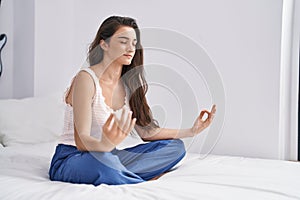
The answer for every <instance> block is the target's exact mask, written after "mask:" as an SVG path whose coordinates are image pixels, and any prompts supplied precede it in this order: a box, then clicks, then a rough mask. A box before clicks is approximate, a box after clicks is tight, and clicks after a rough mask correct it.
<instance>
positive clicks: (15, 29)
mask: <svg viewBox="0 0 300 200" xmlns="http://www.w3.org/2000/svg"><path fill="white" fill-rule="evenodd" d="M296 2H298V1H297V0H296ZM298 5H299V2H298ZM298 7H299V6H298ZM282 9H283V2H282V0H243V1H240V0H225V1H224V0H210V1H204V0H200V1H199V0H198V1H196V0H194V1H183V2H176V1H171V0H165V1H158V0H154V1H148V2H146V1H138V0H130V1H116V0H113V1H99V0H86V1H80V0H64V1H61V0H51V1H50V0H25V1H24V0H11V1H3V2H2V6H1V9H0V12H1V13H0V25H1V27H0V33H6V34H7V35H8V42H7V45H6V46H5V49H4V50H3V54H2V60H3V64H4V72H3V76H2V77H1V78H0V98H22V97H28V96H42V95H47V94H49V93H53V92H57V91H59V92H63V91H64V89H65V88H66V87H67V86H68V84H69V82H70V80H71V78H72V76H73V75H74V74H75V73H76V71H77V70H78V69H79V67H80V66H82V65H83V64H84V62H85V56H86V52H87V48H88V45H89V43H91V42H92V40H93V39H94V37H95V34H96V31H97V29H98V27H99V25H100V24H101V22H102V21H103V20H104V19H105V18H106V17H108V16H110V15H114V14H115V15H122V16H130V17H133V18H135V19H137V22H138V25H139V27H140V28H141V29H142V32H143V28H147V27H155V28H161V29H167V30H172V31H175V32H177V33H179V34H182V35H184V36H186V37H187V38H190V39H191V40H193V41H194V42H195V43H197V44H198V45H199V46H200V47H202V48H203V49H205V51H206V52H207V56H209V57H210V59H211V60H212V61H213V62H214V63H215V67H216V68H217V70H218V71H219V73H220V75H221V77H222V80H223V84H224V88H225V94H226V120H225V123H224V128H223V131H222V135H221V138H220V140H219V141H218V143H217V145H216V146H215V148H214V150H213V152H212V153H215V154H226V155H242V156H249V157H261V158H281V157H280V153H281V151H282V149H281V146H280V141H279V138H280V133H279V113H280V112H279V109H280V77H281V76H280V72H281V71H280V70H281V36H282V34H281V32H282ZM296 22H297V20H295V22H294V23H296ZM298 27H299V25H298ZM297 31H298V29H297ZM297 33H298V36H296V37H294V40H296V41H299V32H297ZM148 39H149V38H148ZM142 40H143V35H142ZM176 42H177V43H178V44H179V45H180V41H174V43H176ZM298 43H299V42H298ZM296 49H298V48H296ZM298 50H299V49H298ZM187 51H188V50H187ZM298 56H299V55H298ZM154 64H155V65H154ZM147 66H148V68H147ZM145 67H146V72H147V73H148V75H149V76H148V78H147V77H146V78H147V80H148V81H149V83H151V80H153V79H154V78H155V80H156V79H157V77H160V78H161V79H164V80H167V81H169V82H170V83H171V84H170V85H165V86H166V88H167V89H166V88H164V87H161V86H157V85H155V84H149V85H150V88H149V93H148V95H147V96H148V98H149V104H150V106H151V107H152V109H153V112H154V115H155V117H156V118H157V119H158V120H159V122H160V124H161V125H162V126H165V127H169V128H188V127H189V126H191V125H192V123H193V122H194V119H195V118H196V116H197V114H198V113H199V112H200V110H201V109H204V108H206V109H209V108H210V106H211V104H212V103H213V102H211V98H210V94H209V91H208V90H207V88H206V85H205V84H206V83H205V77H201V76H199V75H198V74H196V75H195V73H193V70H192V68H191V66H190V65H189V64H187V63H186V62H184V61H183V60H182V59H180V57H178V56H174V55H172V54H170V53H166V52H159V51H153V50H149V49H148V50H147V49H146V50H145ZM198 67H199V71H201V66H198ZM170 74H173V75H170ZM146 76H147V74H146ZM175 76H178V77H179V78H178V79H174V77H175ZM297 81H298V80H297ZM156 82H157V81H156ZM163 83H165V82H163ZM176 88H181V89H180V90H176ZM170 89H171V90H172V89H175V90H176V91H175V95H174V94H173V93H172V92H170V91H171V90H170ZM175 96H177V97H180V98H179V101H177V100H176V98H175ZM178 102H179V103H178ZM182 110H184V112H183V111H182ZM207 132H208V130H206V131H205V132H203V134H202V135H201V136H199V137H197V138H196V139H195V142H194V143H193V144H192V145H190V144H191V141H189V142H188V143H187V144H188V145H189V146H188V148H189V149H190V150H191V151H194V152H201V144H202V143H203V141H204V138H205V134H207ZM287 134H290V133H287Z"/></svg>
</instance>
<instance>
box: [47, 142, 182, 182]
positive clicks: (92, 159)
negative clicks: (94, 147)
mask: <svg viewBox="0 0 300 200" xmlns="http://www.w3.org/2000/svg"><path fill="white" fill-rule="evenodd" d="M184 155H185V148H184V144H183V142H182V141H181V140H179V139H176V140H157V141H152V142H149V143H145V144H140V145H137V146H134V147H130V148H126V149H123V150H117V149H114V150H112V151H111V152H88V151H79V150H77V148H76V147H75V146H72V145H65V144H59V145H57V147H56V151H55V154H54V156H53V158H52V161H51V165H50V170H49V176H50V179H51V180H53V181H64V182H71V183H85V184H93V185H95V186H96V185H100V184H102V183H105V184H108V185H119V184H133V183H140V182H144V181H147V180H150V179H152V178H154V177H155V176H158V175H160V174H162V173H164V172H166V171H168V170H170V169H171V168H172V167H173V166H175V165H176V164H177V163H178V162H179V161H180V160H181V159H182V158H183V157H184Z"/></svg>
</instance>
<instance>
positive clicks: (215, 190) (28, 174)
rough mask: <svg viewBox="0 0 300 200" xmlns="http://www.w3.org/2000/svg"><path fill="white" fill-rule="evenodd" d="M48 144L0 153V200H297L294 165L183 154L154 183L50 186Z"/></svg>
mask: <svg viewBox="0 0 300 200" xmlns="http://www.w3.org/2000/svg"><path fill="white" fill-rule="evenodd" d="M54 148H55V144H54V143H42V144H38V145H28V144H27V145H18V146H13V147H4V148H0V188H1V193H0V199H3V200H8V199H9V200H16V199H18V200H19V199H30V200H41V199H57V200H60V199H63V200H67V199H70V200H76V199H78V200H84V199H89V200H90V199H105V200H109V199H122V200H124V199H129V200H135V199H139V200H141V199H143V200H144V199H145V200H146V199H167V200H177V199H180V200H183V199H184V200H185V199H209V200H210V199H243V200H244V199H251V200H256V199H262V200H268V199H272V200H273V199H278V200H285V199H300V163H299V162H289V161H279V160H266V159H254V158H244V157H230V156H216V155H209V156H207V157H206V158H205V159H202V156H200V155H197V154H192V153H188V154H187V156H186V157H185V158H184V160H183V161H182V162H181V163H180V165H179V166H178V167H177V169H176V170H174V171H172V172H169V173H167V174H165V175H164V176H162V177H161V178H160V179H158V180H155V181H148V182H144V183H141V184H134V185H119V186H110V185H105V184H102V185H100V186H97V187H95V186H93V185H85V184H70V183H63V182H53V181H50V180H49V178H48V167H49V163H50V159H51V156H52V154H53V152H54Z"/></svg>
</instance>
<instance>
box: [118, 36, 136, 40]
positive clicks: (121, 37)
mask: <svg viewBox="0 0 300 200" xmlns="http://www.w3.org/2000/svg"><path fill="white" fill-rule="evenodd" d="M118 38H119V39H126V40H129V37H125V36H120V37H118ZM133 41H137V39H133Z"/></svg>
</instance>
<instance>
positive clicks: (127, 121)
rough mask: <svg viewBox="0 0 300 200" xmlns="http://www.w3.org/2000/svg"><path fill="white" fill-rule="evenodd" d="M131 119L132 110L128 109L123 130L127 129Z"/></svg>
mask: <svg viewBox="0 0 300 200" xmlns="http://www.w3.org/2000/svg"><path fill="white" fill-rule="evenodd" d="M131 121H132V111H129V112H128V116H127V120H126V122H125V124H124V130H125V132H127V131H128V129H129V127H130V124H131Z"/></svg>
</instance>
